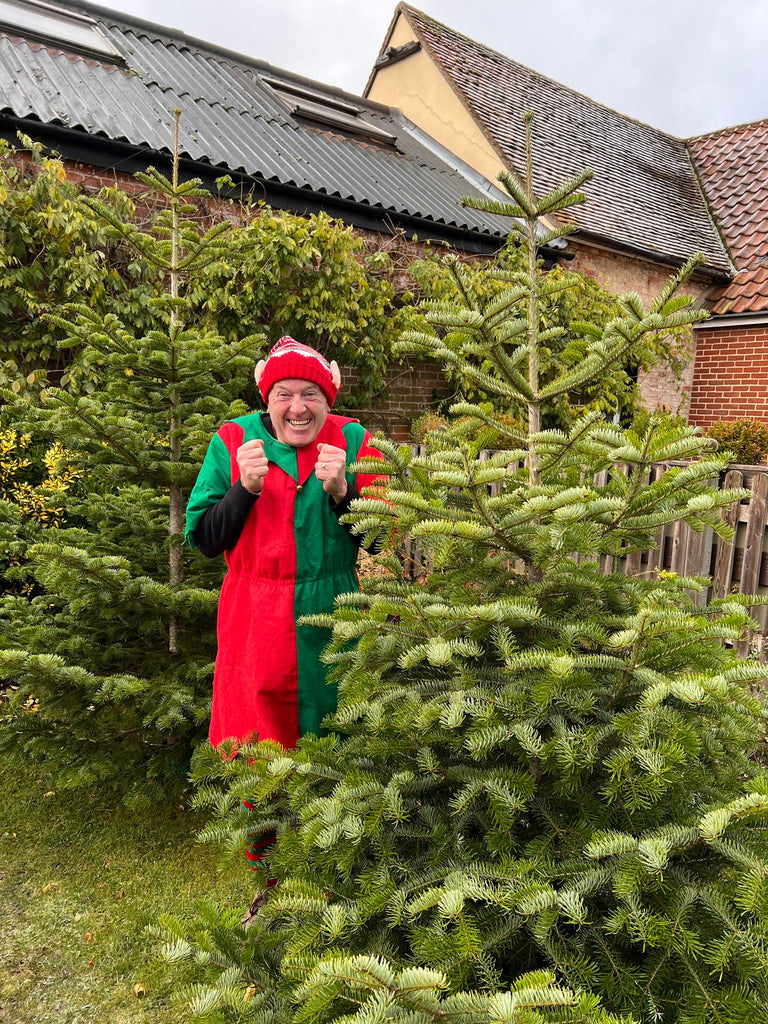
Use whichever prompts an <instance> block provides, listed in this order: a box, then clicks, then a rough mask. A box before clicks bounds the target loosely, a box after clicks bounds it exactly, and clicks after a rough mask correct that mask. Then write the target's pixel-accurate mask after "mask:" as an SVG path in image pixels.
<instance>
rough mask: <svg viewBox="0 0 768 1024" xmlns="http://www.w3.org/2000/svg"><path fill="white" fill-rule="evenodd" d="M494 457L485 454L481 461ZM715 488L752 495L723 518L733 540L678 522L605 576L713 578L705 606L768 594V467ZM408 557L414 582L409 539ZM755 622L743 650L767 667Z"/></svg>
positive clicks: (760, 615) (750, 469) (701, 598)
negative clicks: (743, 490) (736, 597)
mask: <svg viewBox="0 0 768 1024" xmlns="http://www.w3.org/2000/svg"><path fill="white" fill-rule="evenodd" d="M413 447H414V454H422V453H423V448H420V447H417V446H416V445H414V446H413ZM490 454H491V453H490V452H482V453H481V455H480V459H481V461H485V460H486V459H488V458H489V457H490ZM683 465H685V463H682V462H676V463H669V464H664V465H656V466H652V467H651V470H650V473H649V474H648V477H647V480H648V481H649V482H651V483H652V482H654V481H655V480H658V479H660V478H661V477H662V476H663V474H664V473H665V472H667V470H668V469H670V468H671V467H673V466H683ZM511 468H514V469H516V468H517V466H515V467H511ZM622 471H623V472H627V471H628V470H627V467H622ZM607 481H608V473H607V471H605V470H603V471H602V472H600V473H597V474H596V475H595V477H594V481H593V483H594V486H595V487H604V486H605V485H606V483H607ZM712 486H713V487H719V488H723V489H726V490H731V489H738V488H742V487H744V488H747V489H749V490H750V491H751V494H750V496H749V497H747V498H744V499H742V500H741V501H734V502H732V503H731V504H730V505H729V506H728V508H727V509H725V510H724V511H723V513H722V515H723V518H724V519H725V521H726V522H727V523H728V525H729V526H731V527H732V529H733V530H734V536H733V539H732V540H730V541H728V540H723V538H722V537H718V536H717V535H716V534H714V533H713V531H712V529H711V528H710V527H707V528H706V529H705V530H703V531H702V532H697V531H696V530H694V529H692V528H691V527H690V526H689V525H688V524H687V523H684V522H676V523H672V524H670V525H668V526H666V527H662V528H660V529H659V530H658V532H657V534H656V537H655V540H654V546H653V547H652V548H650V550H648V551H635V552H632V553H631V554H629V555H627V556H626V557H624V558H614V557H613V556H607V557H606V558H605V559H604V560H603V566H602V569H603V572H604V573H606V574H607V573H610V572H613V571H617V570H618V571H620V572H625V573H627V574H628V575H636V574H638V573H641V572H644V573H648V572H656V571H659V570H662V569H668V570H670V571H672V572H676V573H677V574H678V575H680V576H699V577H710V578H711V584H710V587H709V589H708V590H707V591H705V592H702V593H697V592H693V591H692V592H691V593H692V597H693V598H694V600H695V601H696V602H697V603H698V604H700V605H703V604H705V603H706V602H707V601H708V600H710V599H712V598H724V597H726V596H727V595H728V594H731V593H740V594H755V595H758V594H760V595H762V594H766V593H768V522H767V520H768V467H765V466H729V467H728V468H727V470H726V472H725V473H724V474H723V475H721V477H720V480H719V481H716V480H713V481H712ZM501 488H502V482H501V481H497V482H494V483H493V484H492V485H490V487H489V493H491V494H493V495H496V494H498V493H499V492H500V491H501ZM404 555H405V558H406V560H407V563H408V564H409V567H410V572H411V575H412V576H413V577H414V578H415V577H417V576H418V575H420V574H421V573H422V572H423V571H424V567H425V554H424V551H423V549H422V546H421V544H418V543H414V542H413V541H412V540H411V539H410V538H408V537H406V538H405V542H404ZM753 617H754V618H755V619H756V621H757V622H758V623H759V626H760V629H759V631H758V633H756V634H754V635H753V636H752V637H751V638H750V639H748V640H744V641H742V642H741V643H740V644H739V647H738V649H739V652H740V653H742V654H745V653H747V652H748V651H749V650H755V651H757V652H758V653H759V655H760V657H761V659H762V660H763V661H766V662H768V608H765V607H756V608H755V609H754V610H753Z"/></svg>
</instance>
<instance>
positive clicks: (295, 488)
mask: <svg viewBox="0 0 768 1024" xmlns="http://www.w3.org/2000/svg"><path fill="white" fill-rule="evenodd" d="M255 439H261V440H262V441H263V442H264V454H265V455H266V457H267V459H268V460H269V471H268V473H267V475H266V477H265V479H264V484H263V487H262V490H261V492H260V494H259V496H258V499H257V500H255V501H254V503H253V506H252V508H251V510H250V512H248V514H247V518H246V520H245V525H244V526H243V529H242V532H241V533H240V535H239V538H238V539H237V541H236V543H235V544H234V546H233V547H232V548H231V549H230V550H228V551H226V552H225V557H226V562H227V570H228V571H227V575H226V577H225V579H224V583H223V585H222V588H221V597H220V600H219V613H218V625H217V631H218V655H217V658H216V668H215V673H214V681H213V707H212V711H211V726H210V733H209V735H210V741H211V743H212V744H213V745H214V746H218V744H219V743H221V742H222V740H224V739H227V738H228V737H234V738H235V739H236V740H245V739H246V738H247V737H249V736H251V735H252V734H256V736H257V737H258V738H259V739H274V740H277V741H279V742H280V743H282V744H283V746H285V747H287V748H291V747H293V746H294V745H295V743H296V740H297V739H298V738H299V736H302V735H304V734H305V733H308V732H312V733H316V734H319V733H320V732H321V728H320V725H321V722H322V720H323V719H324V718H325V716H326V715H327V714H329V713H330V712H332V711H334V710H335V708H336V692H335V687H332V686H331V685H329V684H328V683H327V682H326V678H325V676H326V672H325V666H324V665H323V663H322V662H321V661H320V654H321V652H322V650H323V648H324V647H325V645H326V644H327V642H328V639H329V636H330V634H329V631H328V630H324V629H319V628H317V627H314V626H299V625H297V619H298V618H300V617H301V616H302V615H309V614H316V613H321V612H328V611H331V610H332V609H333V606H334V599H335V598H336V596H337V595H338V594H342V593H347V592H349V591H354V590H357V589H358V587H357V575H356V572H355V562H356V559H357V551H358V544H357V543H356V541H355V540H354V539H353V538H352V537H350V536H349V534H348V533H347V531H345V530H344V528H343V527H342V526H341V525H340V524H339V522H338V517H337V515H336V514H335V513H334V512H333V510H332V508H331V505H330V501H329V498H328V495H327V494H326V493H325V491H324V490H323V485H322V483H321V482H320V481H319V480H318V479H317V477H316V476H315V474H314V467H315V464H316V462H317V459H318V454H317V447H318V445H319V444H332V445H335V446H336V447H338V448H342V449H346V452H347V466H349V465H351V464H352V463H353V462H355V461H356V460H357V459H358V458H360V457H362V456H365V455H372V456H374V457H380V453H379V452H378V451H377V450H376V449H375V448H369V441H370V434H369V433H368V432H367V431H366V430H365V428H364V427H363V426H361V424H360V423H358V422H357V421H356V420H352V419H346V418H345V417H343V416H334V415H332V414H329V415H328V417H327V419H326V421H325V423H324V424H323V426H322V428H321V430H320V433H319V434H318V436H317V438H316V439H315V441H314V442H312V444H309V445H307V446H306V447H304V448H294V447H292V446H291V445H288V444H285V443H283V442H281V441H278V440H277V439H276V438H275V437H273V436H272V434H271V433H270V432H269V430H268V429H267V427H266V425H265V423H264V422H263V419H262V416H261V415H259V414H254V415H250V416H243V417H241V418H240V419H237V420H233V421H231V422H228V423H225V424H224V425H223V426H222V427H221V429H220V430H219V431H218V433H217V434H216V435H215V436H214V438H213V440H212V441H211V444H210V447H209V449H208V453H207V455H206V457H205V461H204V462H203V466H202V469H201V470H200V475H199V476H198V478H197V482H196V483H195V486H194V488H193V490H192V494H191V496H190V500H189V505H188V507H187V527H186V539H187V541H188V542H189V543H190V544H193V545H194V531H195V527H196V526H197V524H198V523H199V522H200V519H201V518H202V516H203V515H204V513H205V512H206V510H207V509H209V508H211V507H212V506H213V505H215V504H216V503H217V502H218V501H219V500H220V499H222V498H223V497H224V496H225V495H226V493H227V492H228V491H229V490H230V488H231V487H232V486H233V485H234V484H235V483H236V482H237V481H238V480H239V477H240V473H239V469H238V466H237V461H236V453H237V449H238V448H239V446H240V445H241V444H244V443H245V442H246V441H252V440H255ZM375 479H376V478H375V477H374V476H371V475H368V474H362V473H358V474H356V475H355V474H351V473H349V472H348V473H347V482H348V484H351V485H352V486H353V487H354V488H356V489H357V491H361V490H362V488H364V487H367V486H369V484H371V483H372V482H373V481H374V480H375Z"/></svg>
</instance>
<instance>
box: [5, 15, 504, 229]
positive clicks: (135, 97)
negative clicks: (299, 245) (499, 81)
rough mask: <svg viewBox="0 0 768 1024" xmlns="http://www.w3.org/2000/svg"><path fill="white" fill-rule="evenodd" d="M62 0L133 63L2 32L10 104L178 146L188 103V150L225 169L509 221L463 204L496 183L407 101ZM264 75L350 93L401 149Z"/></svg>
mask: <svg viewBox="0 0 768 1024" xmlns="http://www.w3.org/2000/svg"><path fill="white" fill-rule="evenodd" d="M60 2H61V0H60ZM61 5H62V6H67V7H69V8H71V9H72V10H77V11H86V12H87V13H88V14H89V15H90V16H91V17H92V18H94V19H95V20H96V21H97V22H98V24H99V26H100V28H101V29H102V30H103V31H104V32H105V34H106V35H107V37H108V38H109V40H110V41H111V43H112V44H113V45H114V47H115V48H116V49H117V51H118V53H119V54H120V55H121V56H122V58H123V59H124V60H125V67H119V66H117V65H115V64H110V63H108V62H106V61H100V60H94V59H90V58H85V57H83V56H78V55H76V54H73V53H67V52H66V51H65V49H64V45H65V44H62V49H54V48H53V47H51V46H50V45H45V44H43V43H40V42H35V41H31V40H26V39H23V38H21V37H20V36H12V35H8V34H4V35H0V110H4V111H6V112H10V113H11V114H12V115H14V116H15V117H18V118H35V119H39V120H40V121H41V122H44V123H55V124H61V125H64V126H66V127H68V128H69V129H72V130H81V131H84V132H87V133H88V134H89V135H92V136H93V135H97V136H103V137H104V138H105V139H115V140H122V141H125V142H128V143H130V144H131V145H134V146H136V147H137V149H139V150H140V149H143V148H148V149H151V150H155V151H168V150H169V149H170V145H171V141H172V139H173V110H174V108H176V107H178V108H180V109H181V111H182V116H181V123H180V138H181V148H182V151H183V154H184V155H186V156H188V157H189V158H191V159H193V160H196V161H205V162H208V163H210V164H212V165H213V166H214V167H221V168H222V171H224V170H229V171H233V172H237V171H240V172H243V173H245V174H247V175H251V176H254V177H256V178H260V179H263V180H265V181H274V182H278V183H280V184H282V185H293V186H297V187H299V188H302V189H307V190H309V191H311V192H313V193H315V194H317V195H319V196H334V197H339V198H341V199H343V200H348V201H351V202H354V203H357V204H362V205H366V206H368V207H370V208H371V209H373V210H376V209H378V210H380V211H388V212H390V213H392V214H395V215H398V214H399V215H403V216H407V217H413V218H417V219H420V220H422V221H425V222H431V223H434V224H435V225H446V226H448V227H450V228H455V229H459V230H460V231H467V232H472V233H473V234H477V233H481V234H484V235H487V236H488V241H489V242H491V241H492V240H493V239H497V240H498V241H499V242H501V241H502V239H503V238H504V236H505V235H506V234H507V232H508V231H509V225H508V221H506V219H505V218H501V217H496V216H493V215H492V214H487V213H484V212H482V211H479V210H472V209H468V208H466V207H462V206H461V198H462V197H463V196H466V195H486V196H487V194H488V193H487V190H484V189H481V188H478V187H476V186H475V184H474V183H473V180H472V178H471V176H470V177H465V176H464V175H463V174H462V173H461V172H460V169H458V168H457V167H455V166H451V165H449V163H447V162H445V161H444V160H442V159H441V158H440V156H439V155H436V153H435V152H434V151H433V150H431V149H430V148H428V147H427V146H425V145H422V144H421V143H420V141H419V140H418V138H417V137H416V136H415V135H414V133H412V132H410V131H408V130H407V125H406V123H405V119H404V118H403V117H402V115H401V114H400V113H399V112H398V111H393V110H390V109H389V108H386V107H382V106H380V105H379V104H374V103H371V102H369V101H367V100H364V99H362V98H360V97H354V96H349V95H348V94H344V93H341V92H340V91H339V90H337V89H334V88H332V87H328V86H324V85H322V84H321V83H317V82H311V83H308V82H307V80H306V79H301V78H300V77H299V76H295V75H292V74H291V73H290V72H285V71H281V70H279V69H276V68H274V67H271V66H270V65H268V64H265V63H262V62H259V61H255V60H250V59H249V58H247V57H242V56H241V55H238V54H230V53H227V52H225V51H221V50H220V49H218V48H217V47H214V46H211V47H207V46H206V44H204V43H201V42H199V41H197V40H195V41H192V40H189V39H188V38H187V37H182V36H180V35H179V34H177V33H174V31H173V30H170V29H168V30H166V29H162V28H160V27H159V26H154V25H150V24H149V23H145V22H142V21H140V20H139V19H133V18H130V17H129V16H123V15H120V14H117V13H115V12H111V11H107V10H105V9H104V8H100V7H96V6H95V5H93V4H90V3H83V2H70V3H62V4H61ZM262 75H264V76H268V77H269V78H271V79H276V80H277V81H278V82H279V81H284V82H286V83H288V84H291V83H293V84H295V83H304V84H305V85H311V87H312V90H313V91H314V92H317V93H319V94H320V95H321V96H322V95H327V96H328V97H329V98H330V99H333V98H334V97H335V98H339V97H343V98H344V99H345V100H346V101H348V102H350V103H352V104H353V105H354V106H355V107H356V108H357V109H358V110H359V115H358V117H359V120H360V121H361V122H362V123H363V124H365V123H368V124H370V125H372V126H375V127H376V128H379V129H381V130H383V131H385V132H386V133H388V134H389V135H392V136H395V138H396V148H394V147H390V146H386V145H380V144H377V143H376V142H375V141H373V140H371V141H370V142H369V141H366V139H364V138H359V137H352V136H351V135H345V134H341V133H340V131H339V130H338V129H331V128H330V127H329V128H328V129H327V130H323V128H322V127H321V126H319V125H313V126H310V125H309V124H307V123H303V122H301V121H300V120H297V119H295V118H293V117H292V116H291V112H290V105H286V103H285V102H284V101H283V100H282V99H281V97H280V95H279V93H278V92H277V91H276V90H275V88H273V87H272V86H271V85H270V84H268V83H267V82H266V81H264V79H263V77H262Z"/></svg>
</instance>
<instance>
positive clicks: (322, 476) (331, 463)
mask: <svg viewBox="0 0 768 1024" xmlns="http://www.w3.org/2000/svg"><path fill="white" fill-rule="evenodd" d="M346 469H347V453H346V452H345V451H344V449H343V448H336V447H335V446H334V445H332V444H319V445H318V446H317V462H316V463H315V476H316V477H317V479H318V480H320V481H322V484H323V490H324V491H325V493H326V494H329V495H330V496H331V497H332V498H333V500H334V501H335V502H339V501H341V500H342V499H343V497H344V495H345V494H346V493H347V478H346V475H345V474H346Z"/></svg>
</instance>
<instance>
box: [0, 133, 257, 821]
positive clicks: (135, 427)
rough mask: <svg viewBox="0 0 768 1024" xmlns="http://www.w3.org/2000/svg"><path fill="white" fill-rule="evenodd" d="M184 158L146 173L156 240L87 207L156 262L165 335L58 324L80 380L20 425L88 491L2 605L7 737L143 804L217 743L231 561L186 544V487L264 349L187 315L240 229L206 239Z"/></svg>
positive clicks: (0, 667) (94, 312) (80, 315)
mask: <svg viewBox="0 0 768 1024" xmlns="http://www.w3.org/2000/svg"><path fill="white" fill-rule="evenodd" d="M176 116H177V131H178V113H177V115H176ZM175 152H176V156H175V158H174V165H173V178H172V180H168V179H166V178H165V177H164V176H163V175H161V174H160V173H158V172H157V171H155V170H154V169H150V170H149V171H148V172H147V173H146V174H142V175H139V178H140V180H141V181H142V182H143V183H144V184H145V185H146V186H147V188H148V190H149V192H150V194H151V195H152V197H153V200H154V201H155V203H156V205H157V206H158V207H159V209H160V212H159V213H158V214H157V216H156V218H155V220H154V223H153V225H152V227H151V229H148V230H146V231H143V230H140V229H139V228H138V227H137V226H136V225H135V224H133V223H132V222H127V223H126V222H123V221H121V220H120V217H119V212H118V211H117V210H116V209H115V207H114V206H113V205H111V204H107V203H104V202H101V201H99V200H98V199H88V200H85V201H86V202H87V203H88V205H89V206H90V207H91V209H92V210H93V211H94V213H95V214H97V215H98V216H99V217H101V218H102V219H103V220H104V222H105V223H109V224H111V226H112V228H113V229H114V230H115V231H116V232H118V233H119V235H120V236H121V237H122V238H123V239H124V241H125V242H126V243H128V245H130V247H131V248H132V249H133V250H134V251H135V252H136V254H137V258H139V259H140V260H141V261H142V262H143V263H144V265H148V266H150V267H152V268H154V272H155V274H156V278H157V288H156V291H157V297H156V298H154V299H150V301H149V308H148V313H147V315H148V317H149V318H150V319H151V326H150V328H149V329H147V330H146V331H140V332H138V333H134V332H133V331H132V330H131V329H130V328H129V327H128V326H126V324H125V323H124V322H122V321H121V319H120V317H119V316H118V315H117V314H114V313H107V314H104V313H103V312H102V311H100V310H99V309H98V308H96V309H94V308H93V307H92V306H91V305H88V304H86V303H85V302H82V303H79V304H72V305H69V306H67V307H64V309H63V311H60V312H59V313H58V314H57V315H52V316H51V318H50V319H51V321H52V322H53V323H54V324H55V325H56V327H57V328H58V329H59V331H60V333H61V334H63V335H64V336H65V337H67V338H69V339H71V341H72V343H74V344H76V345H78V346H80V349H81V351H80V354H79V357H78V361H77V367H79V369H80V370H82V371H83V372H82V373H81V375H80V377H79V378H78V376H77V374H75V373H72V371H70V376H71V377H72V380H70V382H69V383H70V386H64V387H51V388H48V389H47V390H45V391H44V392H43V393H42V396H41V402H40V404H39V406H36V405H34V404H31V403H26V404H24V405H23V406H21V405H17V414H18V415H19V416H20V417H22V412H23V417H25V418H26V422H27V429H28V430H29V431H30V432H31V433H33V434H34V435H36V436H49V437H52V438H56V439H58V440H59V441H60V442H62V443H63V444H64V445H65V446H66V448H67V449H68V450H69V451H71V452H72V453H74V454H75V455H76V456H77V465H78V468H79V469H80V471H81V472H82V480H81V486H80V488H79V490H78V491H77V492H73V495H72V499H71V500H70V502H69V503H68V506H67V521H66V523H65V524H64V525H62V526H60V527H58V528H52V529H47V530H45V531H44V534H43V535H40V536H39V537H38V541H37V543H33V544H31V545H30V546H29V547H28V548H25V550H24V560H23V564H22V565H21V566H20V567H19V568H17V569H16V570H15V575H16V576H17V577H22V578H24V579H26V581H27V583H28V586H27V588H26V589H27V590H28V589H29V588H30V586H31V587H32V589H33V595H34V596H32V598H31V599H29V597H28V596H27V595H26V594H25V593H20V594H18V595H14V594H9V595H7V596H6V597H5V598H4V600H3V602H2V605H1V606H0V629H1V630H2V636H3V640H4V641H5V642H4V644H3V647H4V648H5V649H4V650H3V651H1V652H0V678H2V679H4V680H6V681H9V682H12V683H13V684H14V686H15V691H14V693H13V696H12V698H11V699H10V701H8V702H5V703H4V705H3V709H2V710H3V718H4V721H3V730H2V732H1V733H0V738H1V741H2V743H3V744H5V745H14V746H16V747H17V748H21V749H22V750H23V751H24V752H25V753H26V754H27V755H29V756H30V757H34V758H39V759H41V760H45V761H46V762H47V763H48V764H49V765H50V766H52V767H53V768H55V769H56V771H57V775H58V783H59V785H62V786H71V785H78V784H83V783H89V782H96V781H97V782H99V783H100V784H102V785H113V786H114V787H115V788H117V789H119V790H120V791H122V792H123V793H124V794H125V795H126V797H127V799H129V800H132V801H134V802H138V801H142V800H146V799H158V798H162V797H167V796H169V795H171V794H172V793H175V792H178V790H179V789H180V787H181V786H182V785H183V784H184V778H185V772H186V768H187V765H188V762H189V757H190V753H191V748H192V745H193V744H194V743H195V742H196V741H197V740H198V739H200V738H202V737H203V736H204V734H205V723H206V719H207V716H208V713H209V709H210V678H211V673H212V666H211V660H212V652H213V651H214V650H215V639H214V636H213V623H214V617H215V616H214V610H215V605H216V600H217V593H218V584H219V583H220V568H219V567H218V566H209V565H204V564H203V563H202V562H201V561H200V560H199V559H195V560H194V561H193V560H192V558H191V556H190V554H189V553H185V552H183V550H182V546H181V545H182V538H183V529H184V525H183V517H184V507H185V493H188V492H189V489H190V488H191V485H192V483H193V482H194V478H195V475H196V472H197V468H198V466H199V464H200V461H201V458H202V455H203V453H204V451H205V446H206V445H207V442H208V439H209V437H210V435H211V433H212V432H213V431H214V430H215V429H216V426H217V425H218V424H219V423H220V422H221V421H222V420H223V419H225V418H227V417H230V416H233V415H241V414H242V413H243V412H244V411H245V407H244V406H243V403H242V402H241V401H235V402H233V400H232V395H233V394H237V393H238V392H239V391H240V392H241V391H242V389H243V387H244V385H245V382H246V380H247V378H248V376H249V371H250V368H251V367H252V365H253V357H254V353H255V351H256V346H257V342H258V339H257V338H255V337H250V338H244V339H237V340H232V341H225V340H224V339H223V338H221V337H220V336H219V335H217V334H216V333H215V332H213V331H206V330H201V329H200V327H199V320H198V321H196V319H195V316H194V315H193V312H192V311H191V308H190V303H189V302H188V299H187V297H186V293H187V291H188V290H189V287H190V282H192V281H194V280H195V279H196V277H197V276H199V275H200V273H201V272H202V271H203V270H204V269H205V268H206V267H208V266H210V265H211V264H212V263H213V262H214V261H216V260H219V259H220V258H221V255H222V252H223V251H224V250H225V244H226V236H227V233H228V231H229V230H230V225H229V224H228V223H226V222H224V223H221V224H218V225H215V226H214V227H212V228H210V229H209V230H207V231H204V230H202V229H201V228H200V224H199V217H197V216H194V217H193V215H195V214H196V212H197V211H196V207H195V200H196V199H197V198H198V197H204V196H206V195H207V193H206V192H205V191H204V190H202V189H200V187H199V182H196V181H186V182H180V181H179V176H178V149H177V148H176V150H175ZM78 380H79V381H81V382H82V383H83V384H84V386H80V387H78V386H77V385H78ZM8 397H9V398H10V399H12V398H13V396H12V394H10V393H9V395H8ZM21 511H22V510H20V509H19V507H18V506H15V507H14V506H13V505H12V504H6V505H4V506H3V510H2V514H3V519H4V520H5V523H6V525H5V527H4V532H5V533H8V532H9V530H10V532H11V534H12V535H15V536H16V537H22V536H23V533H22V532H20V531H19V530H18V529H16V531H15V534H14V530H13V528H12V527H13V523H14V521H15V522H18V520H19V518H20V515H21ZM17 543H18V542H17ZM9 575H11V576H13V575H14V570H11V571H10V572H9ZM22 589H23V588H22ZM33 698H34V700H35V704H34V705H33V706H34V708H35V710H34V712H33V713H30V710H29V709H30V706H31V705H30V701H31V699H33Z"/></svg>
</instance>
